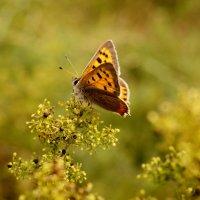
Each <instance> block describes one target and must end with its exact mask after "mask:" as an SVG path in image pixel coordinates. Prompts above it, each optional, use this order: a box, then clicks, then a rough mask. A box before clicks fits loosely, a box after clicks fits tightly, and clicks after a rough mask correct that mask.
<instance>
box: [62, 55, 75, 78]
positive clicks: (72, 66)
mask: <svg viewBox="0 0 200 200" xmlns="http://www.w3.org/2000/svg"><path fill="white" fill-rule="evenodd" d="M65 58H66V59H67V61H68V62H69V64H70V66H71V68H72V69H73V70H74V72H75V73H76V77H78V73H77V71H76V70H75V67H74V65H73V64H72V62H71V61H70V59H69V57H68V56H67V55H65Z"/></svg>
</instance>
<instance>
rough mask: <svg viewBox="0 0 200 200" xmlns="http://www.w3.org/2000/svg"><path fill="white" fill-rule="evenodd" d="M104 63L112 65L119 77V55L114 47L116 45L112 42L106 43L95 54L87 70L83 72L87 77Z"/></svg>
mask: <svg viewBox="0 0 200 200" xmlns="http://www.w3.org/2000/svg"><path fill="white" fill-rule="evenodd" d="M104 63H112V64H113V66H114V68H115V70H116V73H117V75H118V76H119V75H120V68H119V63H118V58H117V53H116V50H115V47H114V44H113V42H112V41H111V40H108V41H107V42H105V43H104V44H103V45H102V46H101V47H100V48H99V49H98V50H97V52H96V53H95V55H94V56H93V58H92V59H91V60H90V62H89V63H88V65H87V66H86V68H85V70H84V71H83V75H82V76H85V75H86V74H88V73H89V72H91V71H93V70H94V69H95V68H97V67H99V66H100V65H102V64H104Z"/></svg>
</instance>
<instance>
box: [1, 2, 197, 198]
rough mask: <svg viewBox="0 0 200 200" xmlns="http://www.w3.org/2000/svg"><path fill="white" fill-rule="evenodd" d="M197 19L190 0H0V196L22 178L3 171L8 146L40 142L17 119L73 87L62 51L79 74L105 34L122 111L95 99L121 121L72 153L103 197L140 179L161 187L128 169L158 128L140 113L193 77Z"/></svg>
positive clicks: (149, 149)
mask: <svg viewBox="0 0 200 200" xmlns="http://www.w3.org/2000/svg"><path fill="white" fill-rule="evenodd" d="M199 19H200V1H199V0H190V1H188V0H140V1H131V0H124V1H120V0H109V1H108V0H101V1H92V0H88V1H81V0H74V1H70V0H65V1H64V0H61V1H53V0H48V1H41V0H1V1H0V58H1V59H0V95H1V97H0V168H1V169H0V170H1V172H0V200H3V199H17V197H18V195H19V194H20V193H21V192H23V189H24V188H25V186H24V185H23V183H20V184H19V182H16V180H15V178H13V177H12V176H11V175H10V174H9V173H8V172H7V168H6V164H7V162H8V161H10V160H11V157H12V152H14V151H17V152H19V154H20V155H21V156H23V157H27V158H28V157H29V155H30V154H31V153H32V152H33V151H40V148H41V147H40V146H39V144H38V143H37V141H34V140H33V139H32V138H33V136H32V135H31V134H29V132H28V128H27V127H26V125H25V122H26V121H27V120H29V119H30V115H31V114H32V113H33V112H35V110H36V108H37V105H38V104H39V103H41V102H43V100H44V98H47V99H48V100H50V101H51V102H53V103H54V104H55V105H56V103H57V101H60V100H61V101H63V100H66V99H67V98H69V97H70V96H71V94H72V84H71V81H72V78H73V76H72V75H71V74H69V73H67V72H66V71H65V70H59V66H62V67H63V68H65V69H67V70H69V71H72V72H73V69H72V68H71V67H70V65H69V63H68V62H67V60H66V58H65V55H67V56H68V57H69V58H70V60H71V61H72V63H73V65H74V66H75V69H76V71H78V73H79V74H80V75H81V73H82V71H83V69H84V67H85V66H86V64H87V63H88V61H89V60H90V59H91V57H92V56H93V54H94V53H95V51H96V50H97V48H98V47H99V45H100V44H102V43H103V42H105V41H106V40H108V39H112V40H113V42H114V44H115V46H116V49H117V52H118V56H119V62H120V65H121V72H122V77H123V78H124V79H125V80H126V81H127V83H128V84H129V87H130V91H131V117H128V118H125V119H123V118H120V117H119V116H117V115H114V114H113V113H110V112H107V111H104V110H102V109H100V108H96V109H97V110H98V111H99V112H101V118H102V120H104V121H105V123H106V124H110V123H111V124H112V125H113V127H116V128H120V129H121V133H120V135H119V144H118V145H117V147H116V148H111V149H110V150H107V151H102V150H101V151H99V152H97V153H96V154H95V155H92V156H88V155H87V154H83V155H80V157H78V158H77V159H78V160H79V161H80V162H83V169H84V170H85V171H86V172H87V175H88V180H89V181H91V182H92V183H93V184H94V190H95V192H97V193H99V194H100V195H102V196H104V197H105V198H106V199H109V200H121V199H129V198H131V197H133V196H134V195H135V194H136V193H137V192H138V190H139V189H140V188H142V187H144V188H145V189H146V190H147V191H149V192H150V193H152V194H154V193H156V194H157V195H158V196H162V195H163V191H162V190H161V189H160V190H159V189H157V188H156V186H155V185H151V184H150V183H148V182H146V183H144V182H143V181H139V180H137V179H136V175H137V173H138V172H140V170H141V169H140V166H141V164H142V163H143V162H146V161H148V160H149V159H150V158H151V157H152V156H154V155H157V154H158V153H159V152H158V148H157V146H158V145H159V142H160V138H159V137H158V136H157V135H156V134H155V133H154V132H153V130H152V127H151V125H150V123H149V122H148V120H147V117H146V116H147V113H148V112H149V111H150V110H154V109H156V108H157V107H158V105H159V104H160V103H161V102H162V101H163V100H165V99H173V98H174V96H175V93H176V89H177V87H178V86H179V85H181V84H186V85H188V86H194V87H198V86H199V83H200V78H199V77H200V76H199V75H200V20H199ZM165 191H166V192H167V191H168V190H167V189H166V190H165Z"/></svg>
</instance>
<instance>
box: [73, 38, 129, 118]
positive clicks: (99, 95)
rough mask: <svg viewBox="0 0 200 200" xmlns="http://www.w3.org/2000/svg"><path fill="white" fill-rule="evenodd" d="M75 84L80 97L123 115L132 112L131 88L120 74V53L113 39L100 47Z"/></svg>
mask: <svg viewBox="0 0 200 200" xmlns="http://www.w3.org/2000/svg"><path fill="white" fill-rule="evenodd" d="M73 85H74V94H75V97H76V98H77V99H79V100H85V101H87V102H89V103H91V104H92V103H95V104H97V105H99V106H100V107H102V108H104V109H106V110H109V111H112V112H116V113H118V114H120V115H121V116H123V117H125V116H127V115H130V109H129V106H128V105H129V95H130V92H129V89H128V85H127V83H126V82H125V81H124V80H123V79H122V78H120V67H119V63H118V58H117V53H116V50H115V47H114V44H113V42H112V41H111V40H109V41H107V42H105V43H104V44H103V45H102V46H101V47H100V48H99V49H98V51H97V52H96V53H95V55H94V56H93V58H92V59H91V61H90V62H89V63H88V65H87V66H86V68H85V70H84V71H83V74H82V76H81V77H80V78H76V79H74V80H73Z"/></svg>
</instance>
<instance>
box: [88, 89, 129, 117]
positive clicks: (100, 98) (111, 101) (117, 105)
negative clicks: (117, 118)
mask: <svg viewBox="0 0 200 200" xmlns="http://www.w3.org/2000/svg"><path fill="white" fill-rule="evenodd" d="M86 92H87V94H88V97H89V99H92V102H94V103H95V104H97V105H99V106H100V107H102V108H104V109H106V110H109V111H112V112H116V113H118V114H120V115H121V116H123V117H125V116H126V115H129V107H128V105H127V104H126V103H125V102H124V101H122V100H121V99H120V98H119V97H117V96H115V95H113V94H112V93H110V92H108V91H102V90H99V89H97V88H93V87H88V88H87V89H86Z"/></svg>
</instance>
